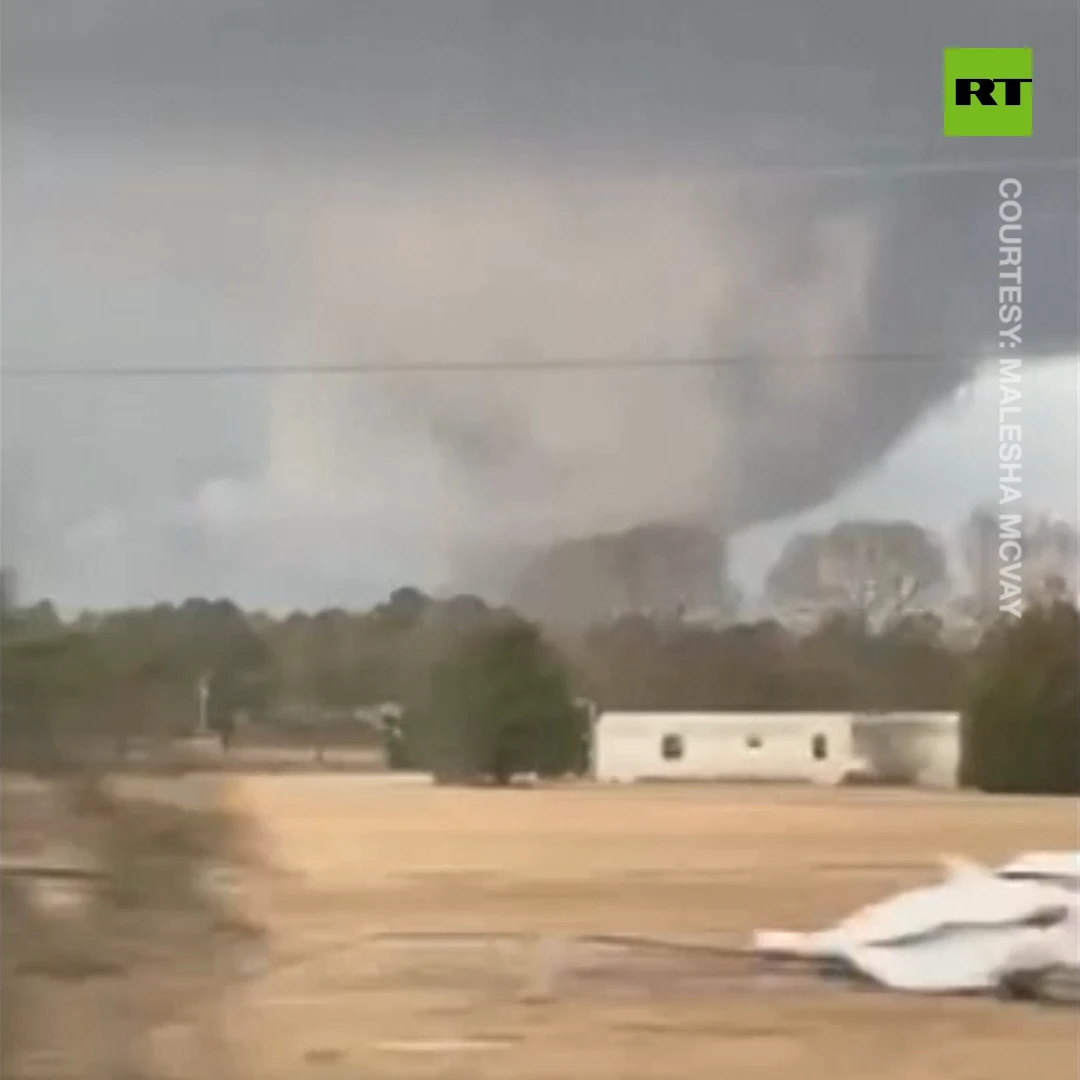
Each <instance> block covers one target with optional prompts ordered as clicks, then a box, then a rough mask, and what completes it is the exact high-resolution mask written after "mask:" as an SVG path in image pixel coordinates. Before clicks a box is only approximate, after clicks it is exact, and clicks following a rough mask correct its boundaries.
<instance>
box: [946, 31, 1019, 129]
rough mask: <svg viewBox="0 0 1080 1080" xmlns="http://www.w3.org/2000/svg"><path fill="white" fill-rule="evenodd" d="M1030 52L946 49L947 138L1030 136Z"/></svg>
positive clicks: (1017, 50)
mask: <svg viewBox="0 0 1080 1080" xmlns="http://www.w3.org/2000/svg"><path fill="white" fill-rule="evenodd" d="M1031 66H1032V65H1031V50H1030V49H946V50H945V64H944V69H945V86H944V90H943V101H944V111H945V135H946V136H950V137H951V136H971V135H977V136H979V135H981V136H986V135H1030V134H1031V97H1032V94H1031V91H1032V83H1031Z"/></svg>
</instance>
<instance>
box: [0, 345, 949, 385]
mask: <svg viewBox="0 0 1080 1080" xmlns="http://www.w3.org/2000/svg"><path fill="white" fill-rule="evenodd" d="M956 359H957V355H956V353H946V352H932V353H816V354H811V355H805V356H803V355H798V356H791V357H774V356H769V355H752V354H744V355H730V356H682V357H671V358H663V357H658V356H652V357H649V356H641V357H632V356H623V357H618V356H613V357H580V358H576V359H575V358H564V359H557V358H547V359H544V358H538V359H522V360H511V361H506V360H502V361H493V362H487V361H482V360H473V361H470V360H460V361H458V360H448V361H409V360H400V361H396V360H380V361H360V362H356V363H350V364H329V363H327V364H305V363H292V364H247V365H242V364H223V365H220V366H214V367H207V366H191V367H188V366H184V365H175V364H171V365H170V364H163V365H161V366H153V365H144V366H139V367H136V366H109V367H92V366H87V367H43V368H28V367H16V368H6V369H5V368H3V367H0V379H3V378H8V379H33V380H44V379H154V378H169V379H183V378H195V379H210V378H278V377H289V376H293V377H303V376H311V375H326V376H362V375H489V374H499V375H503V374H512V375H517V374H526V373H529V372H574V371H634V370H639V371H658V370H678V369H686V368H699V369H700V368H706V369H707V368H717V367H735V366H743V365H746V364H799V365H804V364H821V363H828V364H834V363H860V364H869V363H875V364H900V363H907V364H943V363H949V362H950V361H953V360H956Z"/></svg>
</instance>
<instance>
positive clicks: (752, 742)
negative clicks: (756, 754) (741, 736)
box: [746, 735, 761, 750]
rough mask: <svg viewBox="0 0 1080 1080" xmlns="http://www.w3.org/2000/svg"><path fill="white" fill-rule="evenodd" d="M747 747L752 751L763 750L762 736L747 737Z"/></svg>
mask: <svg viewBox="0 0 1080 1080" xmlns="http://www.w3.org/2000/svg"><path fill="white" fill-rule="evenodd" d="M746 745H747V747H749V749H751V750H760V749H761V736H760V735H747V736H746Z"/></svg>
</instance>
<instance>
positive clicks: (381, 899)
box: [222, 775, 1080, 1080]
mask: <svg viewBox="0 0 1080 1080" xmlns="http://www.w3.org/2000/svg"><path fill="white" fill-rule="evenodd" d="M230 800H231V802H232V804H233V805H234V806H235V807H237V808H238V809H241V810H242V811H244V812H245V813H247V814H250V815H251V816H252V817H253V818H254V819H255V820H256V821H258V822H259V824H260V826H261V827H262V829H263V834H264V835H263V839H264V842H265V848H266V854H267V856H268V857H269V858H270V859H271V860H272V861H273V862H274V863H275V864H276V866H277V867H278V868H279V869H280V870H281V871H283V872H284V873H282V874H277V875H273V876H268V877H267V878H266V879H265V880H261V881H259V882H257V883H255V882H253V883H251V884H250V885H249V887H248V897H247V901H246V902H247V905H248V907H249V908H250V910H251V913H252V914H253V915H254V916H255V917H256V918H258V919H260V920H261V921H263V922H264V923H265V924H266V925H267V926H268V927H269V929H270V931H271V935H272V941H273V946H272V951H271V956H270V959H269V964H268V966H267V967H266V968H265V969H263V970H262V971H261V972H260V973H258V974H257V975H253V976H252V977H250V978H248V979H247V980H246V981H245V982H244V983H243V984H242V985H240V986H238V987H237V989H236V991H235V993H234V994H233V997H232V1001H231V1004H230V1005H229V1006H228V1010H227V1015H226V1016H224V1017H223V1018H222V1019H223V1020H224V1021H225V1023H224V1028H225V1030H226V1031H227V1033H228V1039H229V1041H230V1043H231V1044H232V1048H233V1051H234V1052H233V1053H231V1054H230V1057H231V1058H232V1060H233V1061H234V1062H240V1061H242V1062H243V1063H244V1068H245V1069H248V1070H250V1075H251V1076H259V1077H265V1078H267V1080H270V1078H276V1077H281V1078H283V1080H284V1078H286V1077H288V1078H293V1077H308V1076H310V1077H320V1078H326V1080H359V1078H361V1077H364V1078H368V1077H377V1078H380V1080H383V1078H385V1080H392V1078H399V1077H400V1078H405V1077H440V1078H444V1080H465V1078H470V1080H482V1078H496V1077H498V1078H502V1077H506V1078H511V1077H512V1078H515V1080H554V1078H572V1080H601V1078H603V1080H645V1078H655V1080H661V1078H662V1080H716V1078H718V1077H722V1076H733V1077H754V1078H761V1080H770V1078H773V1077H775V1078H780V1077H784V1078H785V1080H788V1078H790V1077H792V1076H799V1077H801V1078H804V1080H817V1078H825V1077H828V1078H830V1080H868V1078H870V1077H874V1078H886V1080H914V1078H918V1080H929V1078H937V1077H941V1078H948V1080H996V1078H998V1077H1000V1078H1001V1080H1016V1078H1018V1077H1022V1076H1024V1075H1038V1076H1039V1077H1040V1080H1053V1078H1056V1077H1062V1078H1064V1077H1073V1076H1075V1075H1076V1073H1077V1068H1078V1064H1080V1050H1078V1046H1080V1016H1078V1014H1077V1013H1076V1012H1075V1011H1073V1010H1068V1009H1058V1010H1054V1009H1047V1008H1045V1007H1038V1006H1028V1005H1019V1004H1002V1003H997V1002H993V1001H984V1000H936V999H924V998H906V997H898V996H893V995H885V994H880V993H868V992H858V991H851V990H840V989H837V988H828V987H823V986H820V985H817V986H810V985H808V984H807V985H802V984H799V983H798V982H797V981H793V980H785V979H783V978H778V979H772V980H771V981H770V980H768V979H763V978H762V977H760V976H758V977H756V978H754V977H751V976H750V975H749V974H748V973H745V972H744V973H742V975H741V977H732V972H731V971H730V970H729V969H723V968H720V969H717V970H712V971H711V970H709V969H708V965H707V963H706V964H705V967H703V968H702V969H701V970H695V971H690V970H688V969H687V967H686V965H685V964H684V965H682V966H678V965H675V964H674V963H673V961H672V960H671V959H670V958H668V959H664V960H660V959H659V958H658V957H657V958H654V960H651V961H648V962H645V960H644V959H643V955H644V954H642V956H639V958H638V960H637V961H636V966H635V965H631V966H630V967H627V966H625V965H624V966H623V967H622V968H616V969H612V968H611V966H610V958H609V959H608V960H604V959H603V957H602V956H601V952H602V951H603V950H599V951H595V950H594V952H595V955H592V956H591V957H588V956H585V955H584V954H583V953H582V950H581V948H580V947H579V948H577V950H576V952H574V955H572V956H571V955H569V953H568V950H569V951H573V948H572V946H570V945H568V944H566V943H565V942H564V943H563V944H562V945H560V944H559V943H558V940H553V941H551V942H550V943H549V944H545V943H544V942H543V941H541V943H540V944H539V945H533V944H529V941H530V938H529V935H537V934H540V935H555V936H556V939H557V938H558V936H559V935H564V936H565V935H588V934H605V933H606V934H611V933H620V932H622V933H630V934H651V935H657V936H667V937H672V936H674V935H681V936H682V937H687V936H689V935H693V936H694V937H695V938H698V939H701V938H703V937H705V936H706V935H713V936H714V937H716V938H718V939H722V940H728V941H730V940H740V939H741V938H742V936H743V935H745V933H746V932H747V931H750V930H752V929H754V928H755V927H768V926H773V927H781V928H783V927H793V928H794V927H801V926H806V927H813V926H817V925H820V924H822V923H825V922H829V921H832V920H833V919H835V918H836V917H838V916H841V915H844V914H846V913H847V912H848V911H850V910H851V909H852V908H853V907H855V906H857V905H859V904H862V903H864V902H867V901H869V900H873V899H876V898H879V897H881V896H884V895H886V894H888V893H890V892H892V891H895V890H896V889H898V888H902V887H904V886H906V885H911V884H916V883H920V882H925V881H927V880H930V879H932V878H933V877H934V876H935V874H936V873H937V871H936V866H935V861H936V859H937V857H938V856H939V855H940V854H942V853H958V854H966V855H969V856H972V857H975V858H983V859H989V860H996V859H1002V858H1005V857H1007V856H1010V855H1012V854H1014V853H1015V852H1018V851H1021V850H1026V849H1032V848H1053V847H1070V848H1071V847H1075V846H1077V831H1078V825H1077V806H1076V803H1075V801H1070V800H1037V799H992V798H988V797H983V796H974V795H961V794H957V795H941V796H929V795H925V794H918V793H913V792H883V791H871V790H845V791H833V790H829V791H815V790H811V789H807V788H801V789H791V788H775V787H745V788H719V787H637V788H627V789H617V788H600V787H588V786H581V787H573V788H554V789H537V790H515V791H496V790H454V789H445V788H428V787H417V786H415V785H409V784H397V785H393V784H381V783H378V782H377V781H376V780H375V779H374V778H357V777H350V776H344V775H327V776H323V777H317V776H305V777H301V776H275V777H256V776H243V777H235V778H233V779H232V780H231V781H230ZM436 930H443V931H465V930H473V931H483V932H486V933H488V934H492V933H494V932H496V931H505V932H508V933H511V934H521V935H525V937H524V938H522V939H520V940H519V939H515V938H509V939H507V940H506V941H504V942H501V943H500V942H498V941H495V940H489V941H488V942H487V943H477V942H473V943H464V944H463V945H462V946H461V947H459V948H457V949H449V948H447V947H445V943H443V944H442V945H441V946H439V947H436V944H435V943H432V944H431V945H429V946H426V947H425V946H416V944H415V942H414V943H413V945H412V946H411V947H409V948H405V947H398V948H391V947H389V945H388V943H387V942H386V941H383V942H382V943H380V942H379V941H378V940H376V937H377V935H380V934H383V935H385V934H389V933H410V932H417V931H436ZM553 957H554V959H553ZM605 964H608V977H604V975H603V970H604V965H605ZM699 967H700V965H699ZM612 970H617V972H618V973H617V975H616V977H614V978H612V977H610V976H611V971H612ZM554 972H562V974H561V975H553V973H554ZM735 974H736V975H737V974H738V973H737V972H736V973H735ZM676 976H679V977H676ZM234 1076H235V1077H236V1080H240V1076H239V1072H238V1071H236V1070H234Z"/></svg>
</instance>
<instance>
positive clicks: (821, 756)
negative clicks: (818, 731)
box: [810, 735, 829, 761]
mask: <svg viewBox="0 0 1080 1080" xmlns="http://www.w3.org/2000/svg"><path fill="white" fill-rule="evenodd" d="M810 753H811V754H813V755H814V760H815V761H824V760H825V759H826V758H827V757H828V756H829V740H828V739H826V738H825V736H824V735H815V736H814V737H813V739H811V740H810Z"/></svg>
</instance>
